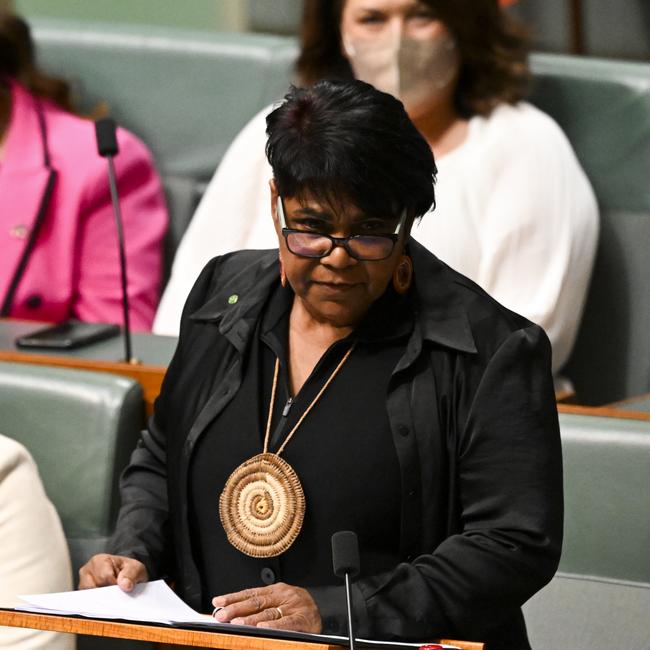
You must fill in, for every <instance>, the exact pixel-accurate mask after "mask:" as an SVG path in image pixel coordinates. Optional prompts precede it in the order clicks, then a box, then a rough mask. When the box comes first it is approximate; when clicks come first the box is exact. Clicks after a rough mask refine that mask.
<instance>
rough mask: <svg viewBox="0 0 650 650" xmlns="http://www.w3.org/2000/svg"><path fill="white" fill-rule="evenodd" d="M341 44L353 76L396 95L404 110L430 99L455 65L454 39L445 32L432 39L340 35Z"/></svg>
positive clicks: (449, 77)
mask: <svg viewBox="0 0 650 650" xmlns="http://www.w3.org/2000/svg"><path fill="white" fill-rule="evenodd" d="M343 47H344V49H345V53H346V55H347V57H348V60H349V61H350V65H351V66H352V70H353V71H354V76H355V77H356V78H357V79H361V80H362V81H366V82H367V83H369V84H372V85H373V86H374V87H375V88H377V89H378V90H383V91H384V92H387V93H390V94H391V95H393V96H394V97H397V98H398V99H400V100H401V101H402V103H403V104H404V107H405V108H406V111H407V112H408V113H411V112H413V111H417V109H418V108H419V107H422V106H429V105H431V104H432V103H434V100H435V99H436V98H437V97H439V96H440V95H441V94H442V93H443V91H445V89H446V88H447V87H448V86H449V84H450V83H451V82H452V80H453V79H454V77H455V75H456V71H457V69H458V65H459V56H458V48H457V46H456V41H455V40H454V38H453V37H452V36H451V35H450V34H449V33H448V32H443V33H442V34H440V36H438V37H437V38H436V39H435V40H419V39H413V38H402V37H400V36H399V35H398V36H397V37H395V36H394V35H390V36H389V37H388V38H385V39H384V38H382V39H372V40H365V39H364V40H362V39H357V40H354V39H346V38H345V37H344V40H343Z"/></svg>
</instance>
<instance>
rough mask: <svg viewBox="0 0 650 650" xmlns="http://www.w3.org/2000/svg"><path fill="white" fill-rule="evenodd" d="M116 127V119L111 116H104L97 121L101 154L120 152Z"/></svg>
mask: <svg viewBox="0 0 650 650" xmlns="http://www.w3.org/2000/svg"><path fill="white" fill-rule="evenodd" d="M116 128H117V126H116V124H115V120H113V119H111V118H110V117H104V118H102V119H101V120H97V121H96V122H95V136H96V138H97V151H98V152H99V155H100V156H103V157H106V156H115V155H116V154H117V153H118V151H119V148H118V146H117V137H116V135H115V129H116Z"/></svg>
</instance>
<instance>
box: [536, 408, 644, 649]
mask: <svg viewBox="0 0 650 650" xmlns="http://www.w3.org/2000/svg"><path fill="white" fill-rule="evenodd" d="M560 429H561V434H562V448H563V457H564V495H565V497H564V498H565V516H564V527H565V530H564V546H563V551H562V559H561V561H560V568H559V572H558V574H557V575H556V576H555V578H553V580H552V581H551V583H550V584H549V585H548V586H547V587H545V588H544V589H543V590H542V591H540V592H539V593H538V594H536V595H535V596H534V597H533V598H532V599H531V600H530V601H529V602H528V603H526V605H525V607H524V613H525V616H526V622H527V625H528V632H529V637H530V640H531V644H532V647H533V648H553V647H557V648H560V647H563V648H571V649H572V650H587V649H589V650H600V649H602V650H605V649H609V648H612V647H622V648H639V649H640V648H647V647H650V625H649V624H648V615H649V614H650V489H649V488H650V422H649V421H643V420H628V419H617V418H605V417H599V416H583V415H570V414H561V415H560Z"/></svg>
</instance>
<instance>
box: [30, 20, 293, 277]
mask: <svg viewBox="0 0 650 650" xmlns="http://www.w3.org/2000/svg"><path fill="white" fill-rule="evenodd" d="M32 25H33V32H34V39H35V41H36V44H37V53H38V57H39V61H40V62H41V64H42V65H43V67H44V68H45V69H47V70H49V71H52V72H55V73H56V74H59V75H61V76H64V77H66V78H68V79H71V80H72V81H73V83H74V88H75V89H76V91H77V93H78V95H79V97H80V98H81V99H82V100H83V101H82V105H83V107H85V108H90V107H92V106H93V105H95V104H96V103H97V102H99V101H101V100H106V101H107V102H108V105H109V107H110V110H111V113H112V115H113V116H114V117H115V119H116V120H117V121H118V123H119V124H121V125H123V126H125V127H127V128H128V129H130V130H131V131H133V132H134V133H136V134H137V135H138V136H140V137H141V138H142V139H143V140H144V141H145V142H146V143H147V145H148V146H149V147H150V148H151V150H152V151H153V153H154V156H155V159H156V162H157V165H158V168H159V170H160V172H161V175H162V178H163V183H164V185H165V190H166V194H167V198H168V204H169V208H170V216H171V228H170V235H169V238H168V249H167V265H169V263H170V261H171V256H172V255H173V253H174V251H175V250H176V246H177V244H178V241H179V240H180V237H181V236H182V234H183V232H184V231H185V228H186V227H187V224H188V223H189V220H190V217H191V216H192V214H193V212H194V209H195V207H196V204H197V203H198V201H199V199H200V197H201V194H202V192H203V190H204V188H205V185H206V183H207V181H208V180H209V179H210V177H211V176H212V174H213V172H214V170H215V169H216V167H217V165H218V164H219V161H220V160H221V158H222V156H223V154H224V152H225V151H226V149H227V147H228V145H229V144H230V142H231V141H232V139H233V138H234V137H235V135H237V133H238V132H239V131H240V129H241V128H242V127H243V126H244V125H245V124H246V122H247V121H248V120H249V119H250V118H251V117H252V116H253V115H254V114H255V113H257V112H258V111H259V110H260V109H261V108H263V107H264V106H266V105H268V104H270V103H271V102H273V101H278V100H280V99H282V97H283V96H284V94H285V93H286V91H287V89H288V87H289V83H290V81H291V79H292V64H293V60H294V58H295V55H296V45H295V41H294V40H293V39H291V38H288V37H280V36H268V35H260V34H237V33H214V32H208V31H205V32H202V31H191V30H180V29H170V28H162V27H160V28H153V27H148V26H147V27H145V26H142V25H139V26H136V25H120V24H94V23H74V22H69V21H65V22H63V21H55V20H48V21H45V20H35V21H33V22H32Z"/></svg>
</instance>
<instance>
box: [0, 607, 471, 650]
mask: <svg viewBox="0 0 650 650" xmlns="http://www.w3.org/2000/svg"><path fill="white" fill-rule="evenodd" d="M1 625H6V626H9V627H26V628H31V629H35V630H48V631H50V632H64V633H66V634H88V635H90V636H103V637H111V638H115V639H135V640H138V641H150V642H154V643H164V644H171V645H176V646H194V647H200V648H221V649H222V650H300V649H301V648H302V649H304V650H341V646H338V645H330V644H328V643H317V642H316V643H312V642H304V641H292V640H289V639H272V638H265V637H254V636H241V635H237V634H222V633H220V632H216V631H214V632H208V631H203V630H191V629H187V628H175V627H167V626H160V627H159V626H156V625H147V624H146V623H123V622H118V621H106V620H98V619H91V618H76V617H72V616H54V615H48V614H37V613H34V612H17V611H14V610H0V626H1ZM439 642H440V643H446V644H449V645H455V646H457V647H459V648H461V650H483V644H482V643H475V642H471V641H454V640H450V639H441V640H440V641H439Z"/></svg>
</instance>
